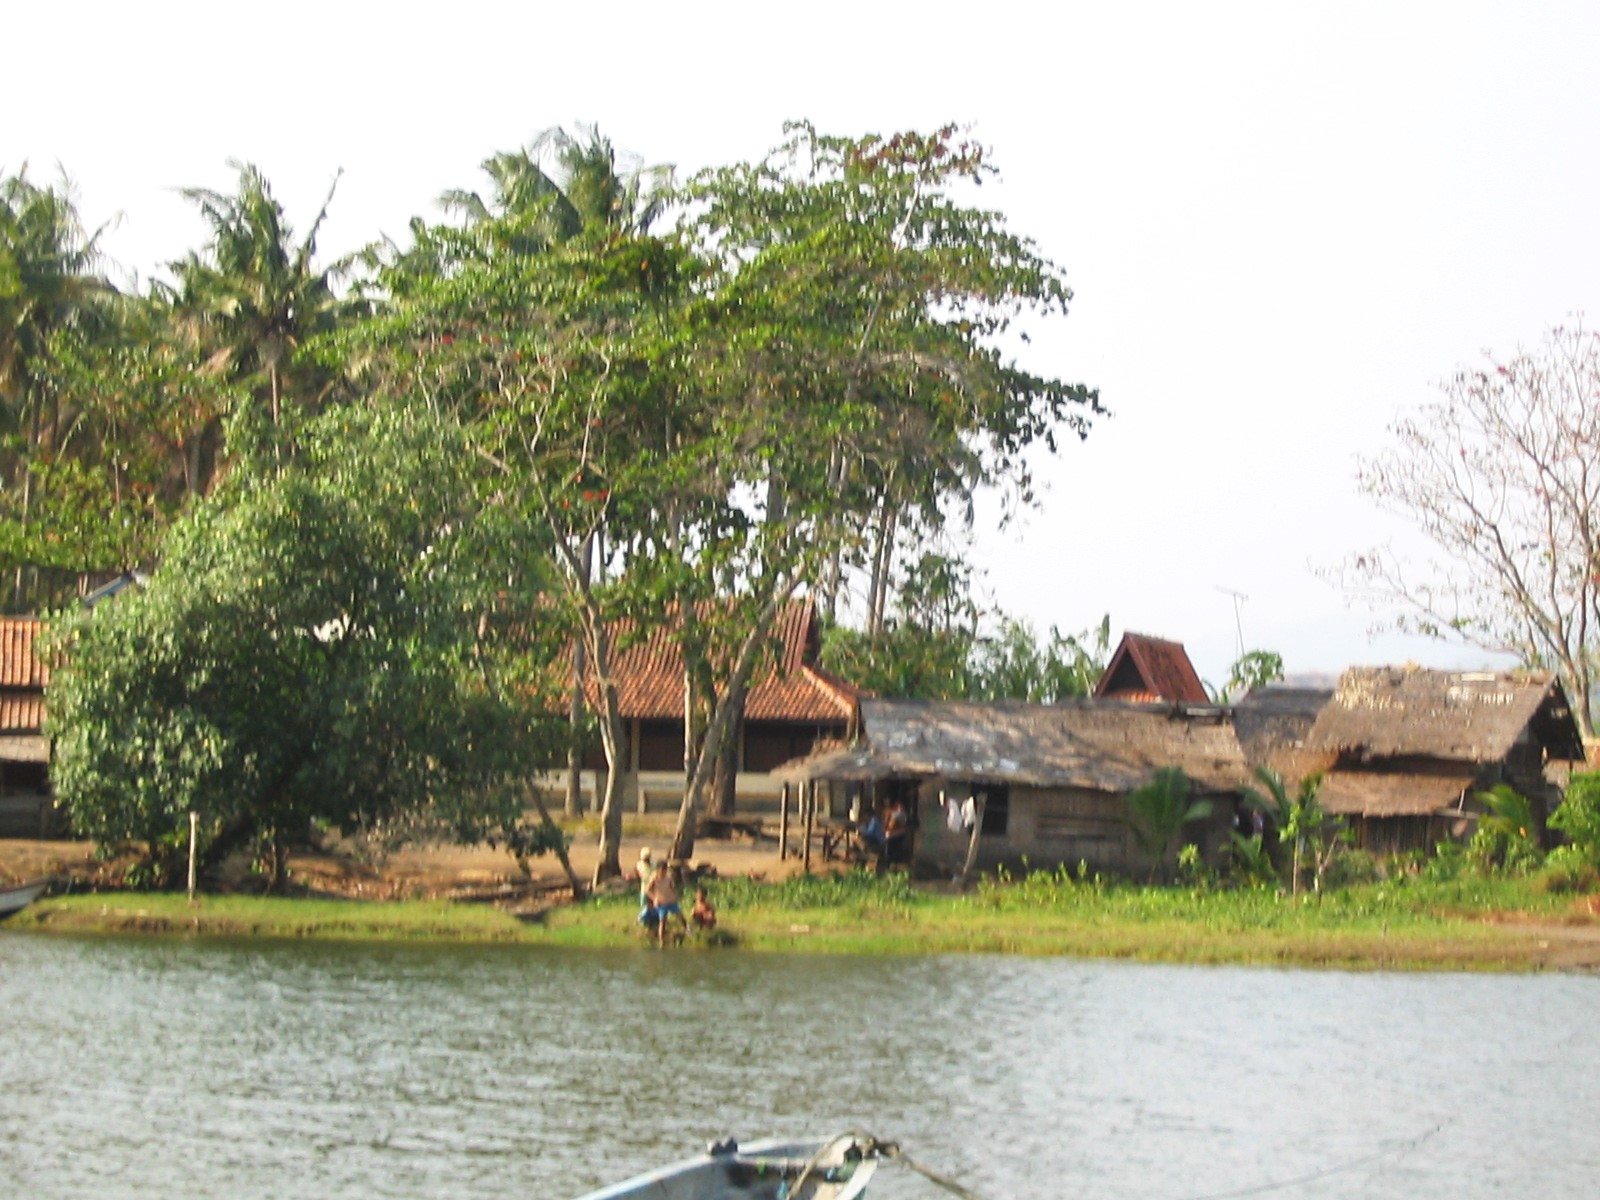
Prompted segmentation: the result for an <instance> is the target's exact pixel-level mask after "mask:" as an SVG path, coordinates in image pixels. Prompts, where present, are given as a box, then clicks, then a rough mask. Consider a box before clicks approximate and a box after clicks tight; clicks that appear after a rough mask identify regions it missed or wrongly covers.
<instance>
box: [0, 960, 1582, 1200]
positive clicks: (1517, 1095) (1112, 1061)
mask: <svg viewBox="0 0 1600 1200" xmlns="http://www.w3.org/2000/svg"><path fill="white" fill-rule="evenodd" d="M0 1011H3V1012H4V1013H5V1022H6V1025H5V1031H4V1042H3V1045H0V1106H3V1111H4V1114H5V1125H6V1134H5V1136H4V1138H3V1139H0V1196H3V1197H13V1196H15V1197H37V1198H50V1197H92V1198H95V1200H111V1198H122V1197H127V1198H130V1200H131V1198H145V1197H149V1198H152V1200H153V1198H156V1197H160V1198H161V1200H170V1197H173V1196H219V1197H220V1196H237V1197H281V1196H309V1197H328V1198H337V1200H345V1198H349V1200H355V1198H357V1197H360V1198H362V1200H367V1198H369V1197H406V1198H421V1197H429V1198H432V1197H440V1198H443V1197H450V1198H452V1200H454V1198H462V1197H485V1198H487V1197H494V1198H496V1200H501V1198H503V1197H506V1196H519V1197H543V1198H548V1200H565V1198H568V1197H572V1196H575V1195H578V1194H580V1193H582V1192H583V1191H585V1190H587V1189H589V1188H592V1187H595V1186H598V1185H600V1184H602V1183H606V1182H611V1181H613V1180H615V1179H618V1178H622V1177H624V1176H626V1175H629V1174H632V1173H634V1172H635V1171H638V1170H642V1169H645V1168H647V1167H650V1166H654V1165H657V1164H658V1163H660V1162H663V1161H667V1160H670V1159H673V1158H678V1157H682V1156H683V1155H684V1154H685V1153H688V1152H692V1151H693V1150H695V1149H697V1148H698V1147H699V1146H700V1145H701V1144H702V1143H704V1142H705V1141H707V1140H709V1139H712V1138H715V1137H720V1136H723V1135H725V1134H737V1135H742V1136H746V1137H756V1136H762V1135H767V1134H772V1133H808V1132H814V1133H817V1134H828V1133H834V1132H839V1131H841V1130H843V1129H846V1128H857V1129H864V1130H868V1131H870V1132H873V1133H876V1134H878V1135H880V1136H882V1137H889V1138H895V1139H898V1140H899V1141H900V1142H901V1144H902V1145H903V1146H904V1148H905V1150H906V1152H907V1153H908V1154H910V1155H911V1156H912V1157H913V1158H915V1159H917V1160H918V1161H921V1162H924V1163H926V1164H927V1165H928V1166H930V1167H934V1168H936V1169H938V1170H940V1171H942V1172H944V1173H945V1174H948V1175H950V1176H953V1177H954V1178H956V1179H959V1180H961V1181H962V1182H963V1183H965V1184H966V1185H967V1186H968V1187H970V1188H971V1189H973V1190H974V1191H976V1192H977V1193H978V1194H979V1195H980V1196H982V1197H984V1198H985V1200H1008V1198H1010V1200H1034V1198H1038V1200H1044V1198H1046V1197H1049V1198H1051V1200H1056V1198H1059V1197H1064V1196H1078V1195H1081V1196H1093V1197H1097V1198H1098V1197H1141V1198H1154V1200H1165V1198H1171V1200H1191V1198H1193V1200H1198V1198H1201V1197H1206V1198H1212V1197H1223V1196H1244V1195H1279V1196H1305V1197H1333V1196H1340V1197H1343V1196H1364V1197H1365V1196H1374V1197H1452V1198H1459V1197H1477V1196H1518V1197H1520V1196H1529V1197H1534V1196H1537V1197H1545V1198H1549V1197H1564V1196H1572V1197H1579V1196H1582V1197H1591V1196H1593V1195H1595V1194H1597V1192H1600V1132H1597V1131H1596V1126H1595V1114H1596V1112H1597V1111H1600V1031H1597V1028H1596V1023H1597V1017H1600V979H1597V978H1595V977H1590V976H1560V975H1552V976H1464V975H1385V974H1343V973H1332V972H1328V973H1318V972H1302V971H1275V970H1260V969H1217V968H1186V967H1160V966H1139V965H1128V964H1120V963H1095V962H1076V961H1070V960H1059V959H1056V960H1051V959H1017V958H1001V957H929V958H912V959H904V958H900V959H862V958H833V957H787V956H761V955H755V954H744V953H737V952H726V953H722V952H714V953H697V952H677V953H674V952H670V951H668V952H661V951H656V950H649V949H640V950H637V951H630V952H617V953H612V952H595V951H587V952H568V951H550V950H536V949H529V948H525V947H517V948H512V947H504V948H501V947H476V946H475V947H408V946H371V945H361V946H330V945H326V944H283V943H270V944H263V943H255V942H252V943H228V942H212V941H207V942H187V941H164V940H155V939H145V940H138V939H129V940H114V939H103V940H100V939H83V940H77V939H63V938H54V937H39V936H31V935H26V934H20V933H16V932H5V931H0ZM879 1179H880V1180H883V1181H884V1183H883V1185H882V1186H877V1185H875V1187H874V1197H875V1198H877V1197H882V1198H883V1200H898V1198H902V1197H905V1198H910V1197H921V1196H928V1195H939V1194H942V1193H939V1192H936V1191H935V1190H934V1189H932V1188H931V1187H930V1186H929V1185H926V1184H923V1183H921V1182H920V1181H918V1180H917V1178H916V1177H915V1176H913V1175H909V1174H908V1173H905V1172H903V1171H901V1172H891V1171H885V1172H881V1173H880V1175H879ZM1270 1184H1276V1185H1280V1186H1278V1187H1276V1188H1275V1189H1274V1190H1272V1191H1266V1190H1263V1189H1265V1187H1266V1185H1270Z"/></svg>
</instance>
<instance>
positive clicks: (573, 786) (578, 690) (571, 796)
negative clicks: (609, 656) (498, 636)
mask: <svg viewBox="0 0 1600 1200" xmlns="http://www.w3.org/2000/svg"><path fill="white" fill-rule="evenodd" d="M594 541H595V540H594V538H593V537H592V536H591V537H588V538H585V539H584V542H583V552H582V554H580V555H579V559H578V561H579V574H580V579H579V583H580V584H581V585H583V586H587V585H588V583H589V579H590V576H591V574H592V572H593V570H594ZM587 653H588V647H586V646H585V645H584V644H583V638H582V637H576V638H573V639H572V698H571V700H570V702H569V703H568V705H567V738H568V740H567V794H566V798H565V803H564V805H563V810H564V811H565V812H566V815H567V816H569V817H576V816H578V815H579V814H580V813H581V812H582V811H583V744H582V739H581V736H580V731H581V729H582V727H583V709H584V698H583V669H584V665H585V658H586V656H587Z"/></svg>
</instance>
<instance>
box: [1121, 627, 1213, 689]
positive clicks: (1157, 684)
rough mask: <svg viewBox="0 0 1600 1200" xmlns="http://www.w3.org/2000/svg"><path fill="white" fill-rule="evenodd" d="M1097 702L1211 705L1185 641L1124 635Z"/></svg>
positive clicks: (1145, 635)
mask: <svg viewBox="0 0 1600 1200" xmlns="http://www.w3.org/2000/svg"><path fill="white" fill-rule="evenodd" d="M1094 696H1095V699H1096V700H1128V701H1133V702H1140V703H1146V704H1161V703H1165V704H1210V703H1211V698H1210V697H1209V696H1207V695H1206V688H1205V684H1203V683H1201V682H1200V676H1199V675H1198V674H1197V673H1196V672H1195V669H1194V664H1193V663H1191V662H1190V661H1189V654H1188V652H1187V651H1186V650H1184V648H1183V643H1182V642H1171V641H1167V640H1166V639H1165V638H1157V637H1150V636H1148V635H1147V634H1143V633H1124V634H1123V635H1122V641H1121V642H1119V643H1118V644H1117V648H1116V650H1115V651H1114V652H1113V653H1112V655H1111V661H1110V662H1108V663H1107V664H1106V669H1105V671H1104V672H1103V673H1102V674H1101V676H1100V682H1099V683H1098V684H1096V685H1095V689H1094Z"/></svg>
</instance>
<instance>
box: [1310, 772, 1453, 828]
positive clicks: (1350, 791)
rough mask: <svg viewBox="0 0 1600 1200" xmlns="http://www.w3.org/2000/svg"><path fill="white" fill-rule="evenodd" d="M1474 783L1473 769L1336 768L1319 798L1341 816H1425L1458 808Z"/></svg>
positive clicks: (1326, 777)
mask: <svg viewBox="0 0 1600 1200" xmlns="http://www.w3.org/2000/svg"><path fill="white" fill-rule="evenodd" d="M1473 784H1474V776H1473V773H1472V772H1471V771H1466V772H1459V771H1458V772H1453V773H1452V772H1436V773H1421V772H1407V773H1403V774H1400V773H1394V772H1389V771H1381V772H1380V771H1334V772H1331V773H1330V774H1328V775H1325V776H1323V779H1322V790H1321V791H1319V792H1318V793H1317V799H1318V800H1319V801H1321V803H1322V807H1323V808H1325V809H1327V810H1328V811H1329V812H1331V813H1337V814H1339V815H1341V816H1353V817H1425V816H1430V815H1432V814H1434V813H1442V812H1445V811H1447V810H1450V809H1458V808H1459V806H1460V804H1461V802H1462V798H1463V797H1464V796H1465V795H1466V794H1467V793H1469V792H1470V791H1472V789H1473Z"/></svg>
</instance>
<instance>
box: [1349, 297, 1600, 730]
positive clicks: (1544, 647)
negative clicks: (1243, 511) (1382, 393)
mask: <svg viewBox="0 0 1600 1200" xmlns="http://www.w3.org/2000/svg"><path fill="white" fill-rule="evenodd" d="M1485 357H1486V362H1485V364H1484V365H1483V366H1482V367H1478V368H1474V369H1463V370H1460V371H1457V372H1456V373H1455V374H1454V375H1453V376H1451V377H1450V378H1448V379H1446V380H1444V381H1443V382H1442V383H1441V384H1440V387H1439V390H1440V397H1439V398H1438V399H1437V400H1435V401H1433V402H1432V403H1430V404H1427V405H1425V406H1423V407H1422V408H1421V409H1420V410H1419V411H1418V412H1416V413H1415V414H1413V415H1411V416H1408V417H1405V418H1403V419H1402V420H1400V421H1398V422H1397V423H1396V424H1395V425H1394V426H1393V427H1392V428H1391V432H1392V434H1393V436H1394V445H1393V446H1391V447H1390V448H1389V449H1388V450H1387V451H1385V452H1384V453H1382V454H1380V455H1378V456H1377V457H1375V458H1373V459H1370V460H1365V461H1363V462H1362V464H1361V469H1360V475H1359V478H1360V482H1361V486H1362V489H1363V490H1364V491H1365V492H1366V493H1367V494H1368V495H1370V496H1371V497H1373V499H1374V500H1376V501H1377V503H1378V505H1379V506H1380V507H1381V508H1383V509H1385V510H1387V511H1389V512H1392V513H1395V514H1397V515H1399V516H1401V517H1403V518H1405V519H1407V520H1410V521H1412V522H1414V523H1415V524H1416V525H1417V526H1418V527H1419V528H1420V529H1421V530H1422V532H1423V533H1425V534H1426V535H1427V536H1428V538H1429V539H1430V540H1431V541H1432V542H1433V543H1434V545H1435V546H1436V547H1437V548H1438V550H1439V552H1440V557H1439V558H1438V559H1436V560H1434V561H1432V562H1429V563H1428V564H1426V565H1425V566H1423V567H1421V568H1420V569H1418V568H1416V567H1413V566H1409V565H1408V564H1407V563H1406V562H1404V561H1403V560H1402V559H1401V558H1400V557H1398V556H1397V555H1395V554H1394V553H1393V552H1392V551H1390V550H1387V549H1380V550H1375V551H1371V552H1368V553H1365V554H1361V555H1358V556H1355V557H1354V558H1352V559H1351V560H1350V562H1349V563H1348V564H1347V568H1348V570H1347V573H1346V576H1345V579H1344V582H1345V584H1346V586H1347V587H1350V588H1352V590H1354V591H1357V592H1359V593H1364V594H1365V596H1366V597H1367V598H1368V599H1369V600H1373V601H1376V602H1378V603H1380V604H1383V605H1385V606H1388V607H1392V608H1397V609H1398V610H1399V612H1400V616H1399V617H1398V618H1397V620H1396V625H1397V627H1398V628H1399V629H1401V630H1402V631H1408V632H1417V633H1423V634H1427V635H1429V636H1433V637H1438V638H1442V639H1454V640H1458V641H1461V642H1463V643H1465V644H1468V645H1474V646H1478V647H1481V648H1483V649H1486V650H1492V651H1498V652H1503V653H1509V654H1514V655H1516V656H1517V657H1518V658H1519V659H1521V660H1522V662H1524V663H1525V664H1527V665H1528V666H1530V667H1543V668H1545V669H1553V670H1555V671H1556V672H1557V673H1558V675H1559V676H1560V679H1561V682H1562V684H1563V686H1564V687H1565V688H1566V690H1567V693H1568V696H1569V697H1570V699H1571V701H1572V703H1573V706H1574V708H1575V709H1576V710H1577V714H1576V715H1577V717H1578V723H1579V726H1580V728H1581V729H1582V731H1583V734H1584V736H1586V737H1588V736H1591V735H1592V733H1593V730H1594V723H1593V717H1592V712H1591V703H1590V690H1591V686H1592V684H1593V679H1594V670H1595V663H1596V654H1597V652H1600V644H1597V634H1600V334H1597V333H1592V332H1589V331H1588V330H1585V329H1584V328H1583V327H1582V324H1581V322H1574V323H1573V324H1572V325H1571V326H1568V327H1558V328H1555V329H1552V330H1551V331H1550V332H1549V334H1548V335H1547V336H1546V337H1545V339H1544V342H1543V343H1542V344H1541V345H1540V346H1539V347H1538V348H1537V349H1535V350H1531V351H1519V352H1518V353H1517V354H1515V355H1514V356H1512V357H1511V358H1509V359H1506V360H1503V361H1502V360H1499V359H1496V358H1494V357H1493V356H1492V355H1486V356H1485Z"/></svg>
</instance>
